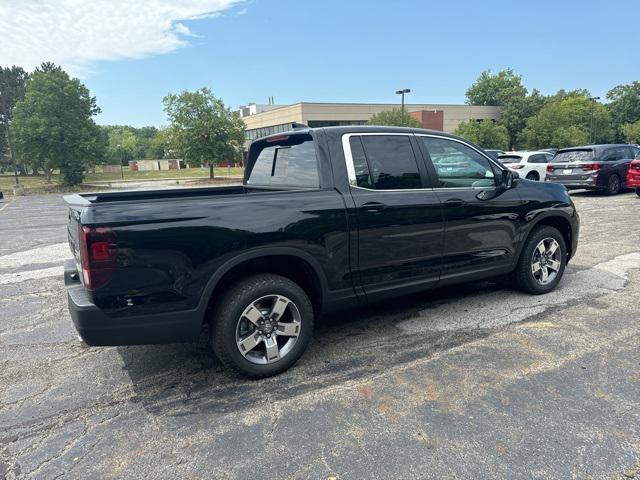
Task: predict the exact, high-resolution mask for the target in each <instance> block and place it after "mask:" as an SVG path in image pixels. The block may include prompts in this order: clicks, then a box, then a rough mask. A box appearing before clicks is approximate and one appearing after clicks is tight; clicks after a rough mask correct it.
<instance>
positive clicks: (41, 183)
mask: <svg viewBox="0 0 640 480" xmlns="http://www.w3.org/2000/svg"><path fill="white" fill-rule="evenodd" d="M99 170H100V167H98V168H97V171H96V173H89V174H87V176H86V178H85V182H87V183H91V182H101V181H115V180H121V179H122V176H121V173H120V172H100V171H99ZM123 173H124V179H125V180H154V179H156V180H160V179H163V178H189V177H197V178H208V177H209V169H208V168H183V169H181V170H159V171H148V172H140V171H138V172H136V171H132V170H129V168H128V167H124V169H123ZM243 173H244V169H243V168H234V167H232V168H227V167H216V168H215V170H214V174H215V176H226V175H231V176H235V177H241V176H242V175H243ZM19 179H20V183H21V184H22V185H23V186H24V187H25V188H26V189H27V190H31V189H43V190H46V189H48V188H55V186H56V185H59V184H60V174H59V172H54V174H53V176H52V178H51V184H47V182H46V180H45V178H44V176H40V175H38V176H32V175H26V176H25V175H21V176H19ZM14 184H15V179H14V176H13V175H12V174H9V173H2V174H0V190H7V191H8V190H11V188H12V187H13V185H14Z"/></svg>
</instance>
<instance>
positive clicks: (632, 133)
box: [621, 120, 640, 143]
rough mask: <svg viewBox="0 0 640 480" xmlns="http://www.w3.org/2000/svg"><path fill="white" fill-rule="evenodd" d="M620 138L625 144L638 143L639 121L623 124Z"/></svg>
mask: <svg viewBox="0 0 640 480" xmlns="http://www.w3.org/2000/svg"><path fill="white" fill-rule="evenodd" d="M621 130H622V138H623V139H624V141H625V142H627V143H640V120H638V121H637V122H633V123H625V124H624V125H623V126H622V129H621Z"/></svg>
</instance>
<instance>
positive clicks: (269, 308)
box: [236, 295, 302, 365]
mask: <svg viewBox="0 0 640 480" xmlns="http://www.w3.org/2000/svg"><path fill="white" fill-rule="evenodd" d="M301 325H302V323H301V317H300V311H299V310H298V307H297V306H296V304H295V303H294V302H293V301H292V300H290V299H289V298H287V297H285V296H283V295H266V296H264V297H260V298H258V299H257V300H255V301H253V302H251V304H249V305H248V306H247V307H246V308H245V309H244V311H243V312H242V315H240V318H239V319H238V323H237V326H236V345H237V347H238V350H239V351H240V353H241V354H242V356H243V357H244V358H246V359H247V360H248V361H250V362H251V363H255V364H259V365H264V364H268V363H274V362H277V361H278V360H280V359H282V358H284V357H285V356H286V355H287V354H288V353H289V352H291V349H292V348H293V346H294V345H295V344H296V342H297V340H298V336H299V335H300V327H301Z"/></svg>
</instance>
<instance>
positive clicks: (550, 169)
mask: <svg viewBox="0 0 640 480" xmlns="http://www.w3.org/2000/svg"><path fill="white" fill-rule="evenodd" d="M555 169H556V167H554V166H553V165H551V164H550V163H549V164H547V172H553V171H554V170H555Z"/></svg>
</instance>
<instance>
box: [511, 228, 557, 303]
mask: <svg viewBox="0 0 640 480" xmlns="http://www.w3.org/2000/svg"><path fill="white" fill-rule="evenodd" d="M554 242H555V245H556V248H555V249H554V250H553V254H552V255H551V257H550V258H551V260H552V261H553V262H554V263H552V262H550V261H549V260H547V259H545V260H544V261H542V260H541V259H540V256H541V252H540V250H539V249H538V247H539V245H541V244H542V245H544V247H545V255H548V254H549V251H550V250H551V249H552V247H553V245H554ZM556 252H557V253H556ZM536 261H537V267H538V269H537V270H536V268H535V265H536ZM555 262H558V263H557V264H556V263H555ZM566 264H567V246H566V244H565V241H564V238H563V236H562V234H561V233H560V232H559V231H558V230H557V229H556V228H554V227H550V226H547V225H543V226H540V227H536V228H535V229H534V230H533V231H532V232H531V233H530V234H529V237H528V238H527V240H526V241H525V244H524V247H523V248H522V252H521V253H520V258H519V259H518V265H517V266H516V269H515V270H514V272H513V277H514V280H515V282H516V284H517V286H518V288H519V289H520V290H522V291H523V292H526V293H530V294H532V295H540V294H543V293H548V292H550V291H552V290H553V289H554V288H556V286H557V285H558V283H559V282H560V280H561V279H562V275H563V274H564V269H565V267H566ZM554 266H555V268H553V267H554ZM545 270H546V272H547V278H546V282H544V283H543V280H545V279H544V271H545Z"/></svg>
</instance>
